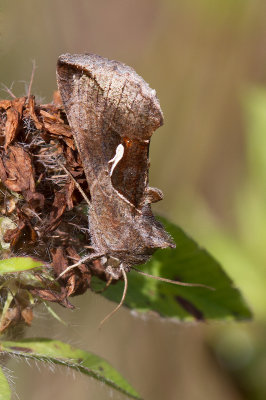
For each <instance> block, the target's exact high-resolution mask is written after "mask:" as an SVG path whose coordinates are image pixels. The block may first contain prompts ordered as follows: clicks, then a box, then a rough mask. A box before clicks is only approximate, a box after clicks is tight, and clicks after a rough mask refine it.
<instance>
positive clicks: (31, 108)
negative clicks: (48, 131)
mask: <svg viewBox="0 0 266 400" xmlns="http://www.w3.org/2000/svg"><path fill="white" fill-rule="evenodd" d="M28 109H29V114H30V117H31V119H32V120H33V122H34V124H35V126H36V129H39V130H42V128H43V124H42V123H41V122H40V121H39V119H38V117H37V115H36V111H35V97H34V96H32V95H31V96H30V97H29V100H28Z"/></svg>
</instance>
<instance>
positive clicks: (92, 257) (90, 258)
mask: <svg viewBox="0 0 266 400" xmlns="http://www.w3.org/2000/svg"><path fill="white" fill-rule="evenodd" d="M104 256H105V253H95V254H88V255H87V256H85V257H82V258H81V259H80V260H79V261H78V262H76V263H75V264H73V265H70V266H69V267H67V268H66V269H65V270H64V271H63V272H61V274H60V275H58V277H57V278H56V279H60V278H61V277H62V276H63V275H64V274H65V273H67V272H68V271H71V270H72V269H73V268H76V267H78V266H79V265H81V264H83V263H84V262H85V261H93V260H96V259H97V258H101V257H104Z"/></svg>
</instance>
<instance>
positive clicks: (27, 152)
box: [0, 92, 109, 332]
mask: <svg viewBox="0 0 266 400" xmlns="http://www.w3.org/2000/svg"><path fill="white" fill-rule="evenodd" d="M62 164H63V165H64V166H65V168H67V170H68V171H69V172H70V174H71V175H72V176H73V177H74V179H75V180H76V182H77V183H78V184H79V186H80V187H81V188H82V190H83V191H84V193H85V194H86V196H87V197H90V193H89V188H88V184H87V181H86V178H85V175H84V171H83V167H82V164H81V160H80V157H79V154H78V152H77V150H76V147H75V142H74V139H73V137H72V132H71V129H70V127H69V125H68V122H67V118H66V115H65V113H64V110H63V107H62V103H61V99H60V94H59V92H55V94H54V101H53V103H50V104H43V105H38V104H36V102H35V97H34V96H33V95H30V96H29V97H20V98H14V99H12V100H0V209H1V214H2V217H8V218H9V219H10V220H11V221H12V229H7V230H6V231H5V232H4V235H3V240H4V242H5V243H9V245H10V246H9V250H8V251H6V250H5V252H3V251H2V258H5V257H12V256H14V255H16V256H18V255H22V256H25V255H27V256H34V258H37V259H40V260H41V261H42V262H43V263H44V265H46V266H47V267H46V268H47V271H48V272H49V276H50V277H52V278H53V279H54V282H53V283H52V282H51V279H50V278H49V279H47V277H45V278H43V277H41V275H38V274H37V279H35V280H34V284H32V283H30V284H23V283H21V282H20V283H19V287H20V291H19V290H18V291H17V292H16V293H15V294H14V293H13V300H12V302H11V303H10V307H9V308H8V309H7V310H6V312H5V315H2V319H1V323H0V332H2V331H4V330H5V329H6V328H7V327H8V326H10V324H12V323H16V322H17V321H23V322H25V323H26V324H30V323H31V320H32V302H34V301H39V300H41V299H42V300H44V301H52V302H57V303H59V304H61V305H63V306H65V307H68V308H72V307H73V306H72V305H71V304H70V302H69V300H68V297H69V296H75V295H79V294H82V293H84V292H85V291H86V290H87V289H88V288H90V283H91V278H92V276H93V275H96V276H97V277H99V278H100V279H102V280H104V281H108V279H109V275H108V274H107V273H106V272H105V269H104V267H103V266H102V264H101V261H100V260H94V261H91V262H89V263H85V264H81V265H79V266H78V267H77V268H75V269H72V270H71V271H69V272H67V273H66V274H65V275H64V276H62V277H61V278H60V279H58V281H57V280H56V279H57V277H58V276H59V275H60V273H61V272H62V271H63V270H65V269H66V268H67V267H68V266H69V265H72V264H73V263H76V262H77V261H79V260H80V258H81V256H84V254H87V253H88V252H89V251H92V249H91V248H90V235H89V229H88V221H87V213H86V210H87V209H86V207H87V205H86V204H85V203H84V201H83V200H84V199H83V197H82V195H81V193H80V192H79V191H78V189H77V188H76V185H75V184H74V182H73V180H72V179H70V177H69V175H68V174H66V172H65V170H64V169H63V168H62ZM14 224H15V225H14ZM13 226H16V227H15V228H14V227H13ZM13 278H14V277H13ZM17 279H19V277H18V278H17ZM17 286H18V284H17ZM6 287H7V286H6V285H3V289H1V290H7V289H6ZM21 293H23V296H21ZM6 296H7V295H6ZM31 296H33V299H34V300H32V297H31ZM19 297H20V300H21V298H23V302H24V304H23V307H22V306H21V301H20V302H19Z"/></svg>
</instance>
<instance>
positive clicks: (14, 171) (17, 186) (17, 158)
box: [0, 146, 35, 192]
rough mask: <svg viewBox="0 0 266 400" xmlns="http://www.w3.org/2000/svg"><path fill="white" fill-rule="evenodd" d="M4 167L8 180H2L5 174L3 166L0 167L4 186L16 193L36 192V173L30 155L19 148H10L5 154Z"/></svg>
mask: <svg viewBox="0 0 266 400" xmlns="http://www.w3.org/2000/svg"><path fill="white" fill-rule="evenodd" d="M2 161H3V163H2V164H3V165H4V168H5V173H6V175H7V178H6V179H3V180H2V176H3V177H4V174H3V173H1V170H2V167H3V165H2V166H0V174H1V180H2V182H3V184H4V185H5V186H6V187H7V188H8V189H9V190H13V191H14V192H24V191H27V190H30V191H31V192H35V183H34V171H33V167H32V163H31V158H30V156H29V154H28V153H27V152H26V151H25V150H24V149H22V148H21V147H17V146H9V151H8V153H6V154H4V156H3V158H2Z"/></svg>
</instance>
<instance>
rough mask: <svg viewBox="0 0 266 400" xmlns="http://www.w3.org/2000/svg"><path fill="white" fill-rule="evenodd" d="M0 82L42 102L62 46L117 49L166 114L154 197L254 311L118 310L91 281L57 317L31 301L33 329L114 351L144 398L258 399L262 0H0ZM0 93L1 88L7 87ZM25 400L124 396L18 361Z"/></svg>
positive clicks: (265, 234)
mask: <svg viewBox="0 0 266 400" xmlns="http://www.w3.org/2000/svg"><path fill="white" fill-rule="evenodd" d="M0 21H1V22H0V23H1V30H0V34H1V36H0V52H1V64H0V72H1V77H0V81H1V82H2V83H4V84H5V85H7V86H8V87H11V85H12V84H13V86H12V90H13V92H14V93H15V94H16V95H17V96H19V95H21V94H24V93H25V87H27V84H28V82H29V79H30V75H31V70H32V60H33V59H34V60H35V61H36V64H37V70H36V73H35V80H34V84H33V89H32V92H33V93H34V94H35V95H36V97H38V98H40V99H42V100H41V101H42V102H50V101H51V98H52V93H53V91H54V90H55V88H56V81H55V65H56V60H57V57H58V56H59V55H60V54H62V53H64V52H70V53H83V52H94V53H98V54H100V55H103V56H106V57H108V58H112V59H117V60H120V61H123V62H125V63H127V64H129V65H131V66H132V67H133V68H135V69H136V71H137V72H138V73H139V74H140V75H141V76H143V78H144V79H145V80H146V81H148V82H149V84H150V86H151V87H152V88H155V89H156V91H157V94H158V97H159V99H160V102H161V106H162V109H163V111H164V116H165V125H164V126H163V127H162V128H160V129H159V131H158V132H156V133H155V134H154V136H153V139H152V145H151V171H150V183H151V185H153V186H156V187H159V188H160V189H162V190H163V192H164V194H165V199H164V201H163V202H161V204H158V206H156V207H155V210H156V211H157V212H159V213H161V214H163V215H165V216H166V217H168V218H169V219H171V220H172V221H173V222H175V223H177V224H178V225H180V226H181V227H182V228H184V229H185V230H186V231H187V232H188V233H190V234H191V235H192V236H193V237H194V238H195V239H196V240H197V241H198V242H199V243H200V244H201V245H202V246H204V247H206V248H207V249H208V250H209V251H210V252H211V253H212V254H213V255H214V256H215V257H216V258H217V259H218V260H219V261H220V262H221V263H222V264H223V266H224V268H225V270H226V271H227V272H228V274H229V275H230V276H231V277H232V278H233V279H234V281H235V284H236V285H237V286H238V287H239V288H240V289H241V290H242V292H243V294H244V296H245V297H246V299H247V300H248V302H249V304H250V306H251V308H252V310H253V312H254V320H253V322H248V323H247V322H246V323H238V324H236V323H232V322H230V323H229V322H224V323H221V322H219V323H210V324H196V323H195V324H181V323H180V324H178V323H172V322H165V321H162V320H160V319H159V318H156V317H154V316H152V315H151V316H147V317H145V318H144V317H141V318H140V317H138V316H135V315H133V314H130V313H129V312H128V311H127V310H122V311H120V312H119V313H117V314H116V315H115V316H114V317H113V318H112V319H111V320H110V321H109V322H108V323H107V324H106V325H105V326H104V327H103V329H102V331H101V332H99V331H98V329H97V327H98V324H99V321H100V320H101V319H102V318H103V317H104V316H105V315H106V314H107V313H108V312H109V311H110V310H111V309H112V308H113V304H112V303H110V302H107V301H106V300H104V299H103V298H102V297H100V296H95V295H91V294H90V293H88V294H86V295H83V296H82V297H80V298H76V299H74V304H75V305H76V307H77V309H76V310H75V311H74V312H70V311H69V310H63V309H61V308H59V307H56V310H57V311H58V313H59V314H60V315H61V316H62V317H63V318H64V319H65V320H66V321H68V322H70V325H69V326H62V325H60V324H59V323H57V322H56V321H51V320H50V317H49V316H47V314H46V313H45V312H44V310H42V309H40V310H39V315H38V318H36V319H35V321H34V324H33V327H32V328H30V329H28V331H27V336H33V335H40V336H51V337H54V338H56V339H62V340H65V341H67V342H69V343H71V344H73V345H77V346H80V347H82V348H84V349H87V350H90V351H94V352H95V353H97V354H99V355H101V356H103V357H105V358H106V359H107V360H108V361H110V362H111V363H112V364H113V365H114V366H115V367H116V368H117V369H118V370H119V371H120V372H121V373H122V374H123V375H124V376H125V377H126V378H127V379H128V381H129V382H130V383H131V384H132V385H133V386H135V388H136V389H137V390H138V391H139V392H140V393H141V394H142V395H143V397H144V398H145V399H146V400H150V399H152V400H161V399H167V400H175V399H182V400H201V399H204V400H205V399H212V400H219V399H224V398H226V399H227V400H240V399H248V400H249V399H252V400H256V399H259V400H260V399H265V398H266V341H265V337H266V296H265V287H266V267H265V263H266V253H265V247H266V241H265V239H266V225H265V222H266V202H265V198H266V179H265V178H266V2H265V1H264V0H220V1H219V0H212V1H211V0H194V1H193V0H164V1H162V0H161V1H159V0H134V1H133V0H97V1H92V0H87V1H86V0H53V1H52V0H46V1H40V0H23V1H22V0H13V1H10V0H9V1H8V0H6V1H4V0H0ZM1 97H2V98H7V97H8V95H7V94H6V93H5V92H4V91H2V92H1ZM10 368H11V369H13V370H14V375H16V376H17V378H16V379H15V390H16V392H17V393H18V394H19V398H20V399H21V400H26V399H27V400H31V399H34V400H35V399H38V400H44V399H49V398H57V399H64V400H70V399H71V400H72V399H73V398H74V397H75V398H77V399H82V400H83V399H84V400H85V399H99V400H103V399H111V398H115V399H124V398H125V397H123V396H122V395H120V394H118V393H116V392H114V391H111V390H110V389H107V388H105V387H104V386H101V384H99V383H95V382H94V381H92V380H90V379H88V378H87V377H85V376H84V377H83V376H80V375H78V374H75V376H74V377H73V376H72V372H70V371H68V370H66V369H59V370H57V369H56V372H55V373H54V372H53V371H52V369H53V368H52V366H51V368H50V369H49V368H44V367H41V370H40V371H39V370H38V368H39V366H38V365H36V364H31V366H28V365H26V364H24V363H22V362H21V363H18V362H15V361H13V362H12V364H10Z"/></svg>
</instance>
